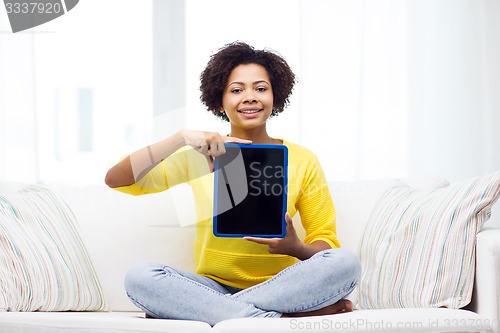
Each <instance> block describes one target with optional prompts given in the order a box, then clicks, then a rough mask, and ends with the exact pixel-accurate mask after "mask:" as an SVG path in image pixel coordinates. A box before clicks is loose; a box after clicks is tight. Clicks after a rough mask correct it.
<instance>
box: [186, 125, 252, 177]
mask: <svg viewBox="0 0 500 333" xmlns="http://www.w3.org/2000/svg"><path fill="white" fill-rule="evenodd" d="M181 135H182V137H183V138H184V143H185V144H186V145H189V146H191V147H193V148H194V149H195V150H196V151H197V152H199V153H200V154H202V155H204V156H205V157H206V158H207V161H208V164H209V166H210V171H212V172H213V171H214V158H215V157H217V156H220V155H222V154H224V153H225V152H226V149H225V147H224V143H226V142H234V143H245V144H249V143H252V141H251V140H245V139H240V138H236V137H232V136H225V135H220V134H219V133H217V132H204V131H191V130H184V131H182V132H181Z"/></svg>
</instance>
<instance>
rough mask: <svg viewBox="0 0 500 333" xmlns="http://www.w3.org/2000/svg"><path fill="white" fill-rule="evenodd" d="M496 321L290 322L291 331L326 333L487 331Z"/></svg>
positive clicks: (363, 319) (360, 320)
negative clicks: (396, 330)
mask: <svg viewBox="0 0 500 333" xmlns="http://www.w3.org/2000/svg"><path fill="white" fill-rule="evenodd" d="M496 325H497V323H496V320H489V319H481V318H476V319H472V318H469V319H465V318H449V319H448V318H429V319H425V320H422V321H392V320H391V321H389V320H372V319H366V318H356V319H352V318H351V319H349V320H342V321H339V320H334V319H326V318H325V319H321V320H312V319H305V318H301V319H292V320H290V329H292V330H311V331H312V330H315V331H318V330H325V331H331V330H336V331H348V330H353V331H354V330H356V331H368V330H370V331H371V330H379V331H384V330H391V329H407V330H413V329H429V328H438V327H443V328H448V329H450V328H453V329H467V328H473V329H487V328H491V327H493V326H496Z"/></svg>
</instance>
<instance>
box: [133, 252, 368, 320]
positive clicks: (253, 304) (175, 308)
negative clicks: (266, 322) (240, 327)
mask: <svg viewBox="0 0 500 333" xmlns="http://www.w3.org/2000/svg"><path fill="white" fill-rule="evenodd" d="M360 273H361V266H360V264H359V260H358V258H357V257H356V256H355V255H354V254H353V253H352V252H350V251H348V250H344V249H329V250H324V251H321V252H318V253H316V254H315V255H314V256H312V257H311V258H309V259H308V260H304V261H301V262H299V263H297V264H295V265H292V266H290V267H288V268H286V269H284V270H283V271H281V272H280V273H278V274H276V275H275V276H274V277H273V278H271V279H269V280H267V281H265V282H263V283H260V284H258V285H255V286H252V287H250V288H246V289H237V288H232V287H229V286H226V285H223V284H220V283H218V282H216V281H214V280H212V279H210V278H208V277H205V276H201V275H198V274H194V273H189V272H183V271H180V270H177V269H175V268H171V267H168V266H165V265H162V264H156V263H143V264H139V265H136V266H135V267H133V268H132V269H130V270H129V272H128V273H127V275H126V277H125V289H126V291H127V295H128V297H129V298H130V300H131V301H132V302H133V303H134V304H135V305H136V306H137V307H139V308H140V309H142V310H143V311H144V312H146V313H147V314H149V315H151V316H152V317H155V318H169V319H184V320H198V321H204V322H207V323H209V324H210V325H215V324H216V323H217V322H219V321H222V320H225V319H230V318H242V317H269V318H273V317H280V316H281V315H282V314H283V313H297V312H306V311H313V310H318V309H321V308H323V307H326V306H328V305H331V304H334V303H336V302H337V301H339V300H340V299H342V298H344V297H346V296H347V295H349V294H350V293H351V292H352V291H353V289H354V288H355V286H356V284H357V282H358V279H359V275H360Z"/></svg>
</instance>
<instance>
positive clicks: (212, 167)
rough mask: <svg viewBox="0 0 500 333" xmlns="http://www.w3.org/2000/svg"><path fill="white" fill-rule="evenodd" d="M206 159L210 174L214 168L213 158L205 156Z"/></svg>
mask: <svg viewBox="0 0 500 333" xmlns="http://www.w3.org/2000/svg"><path fill="white" fill-rule="evenodd" d="M205 157H206V158H207V162H208V167H209V168H210V172H214V169H215V166H214V158H213V157H212V156H210V155H205Z"/></svg>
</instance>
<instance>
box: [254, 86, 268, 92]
mask: <svg viewBox="0 0 500 333" xmlns="http://www.w3.org/2000/svg"><path fill="white" fill-rule="evenodd" d="M255 90H257V91H258V92H264V91H267V88H266V87H257V89H255Z"/></svg>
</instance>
